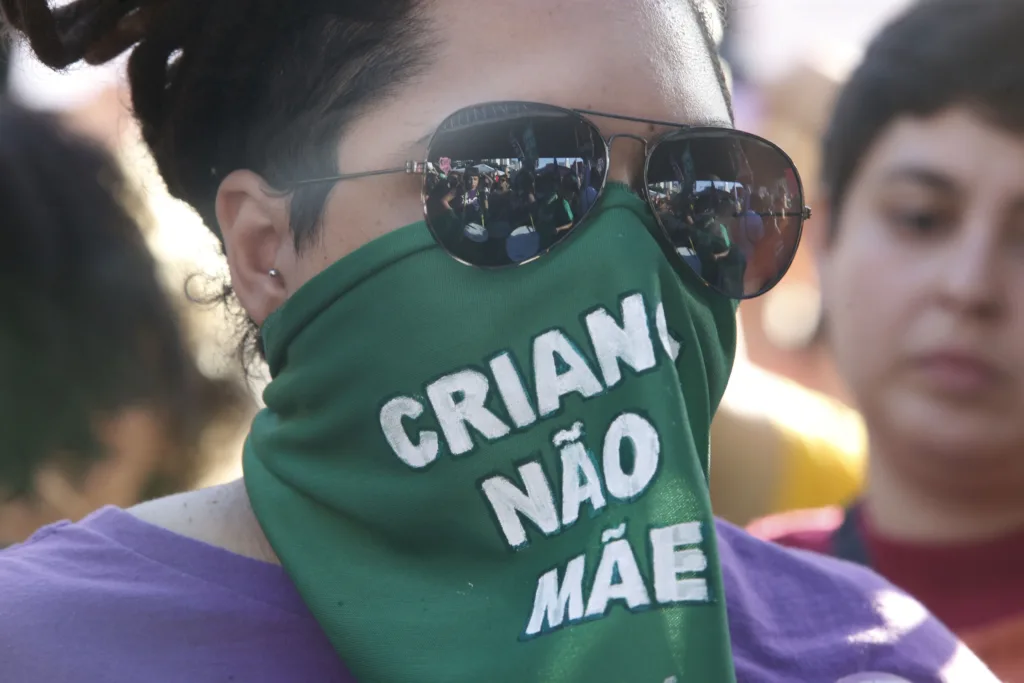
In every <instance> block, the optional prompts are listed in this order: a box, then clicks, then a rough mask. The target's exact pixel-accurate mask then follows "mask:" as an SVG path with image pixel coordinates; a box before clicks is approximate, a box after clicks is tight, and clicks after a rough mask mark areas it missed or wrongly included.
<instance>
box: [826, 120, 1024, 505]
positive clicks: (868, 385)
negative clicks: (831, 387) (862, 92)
mask: <svg viewBox="0 0 1024 683" xmlns="http://www.w3.org/2000/svg"><path fill="white" fill-rule="evenodd" d="M836 218H837V221H838V230H839V233H838V235H837V237H836V239H835V242H834V243H833V244H832V245H831V246H829V247H827V248H826V252H825V254H824V258H823V263H822V269H821V270H822V278H823V291H824V296H825V303H826V306H827V310H828V317H829V321H830V326H831V328H830V338H831V341H832V344H833V346H834V350H835V354H836V358H837V362H838V364H839V368H840V371H841V372H842V374H843V375H844V376H845V378H846V380H847V382H848V383H849V385H850V387H851V389H852V390H853V392H854V395H855V397H856V399H857V401H858V402H859V404H860V406H861V408H862V410H863V411H864V414H865V417H866V418H867V420H868V424H869V428H870V430H871V433H872V439H873V441H876V442H878V441H879V440H883V441H884V442H886V443H889V444H893V445H896V446H897V447H896V448H883V449H882V450H883V452H886V453H889V452H891V453H894V454H898V455H894V456H893V457H894V458H899V461H897V462H890V463H886V466H888V467H892V468H899V469H901V470H902V471H903V472H904V473H906V474H907V475H908V476H912V477H914V478H916V479H918V480H928V479H931V480H933V481H935V482H939V483H943V484H947V485H948V486H950V487H971V485H972V484H977V485H983V486H985V487H999V486H1005V487H1007V488H1008V489H1009V490H1016V491H1019V490H1020V488H1019V487H1020V486H1021V485H1022V484H1024V457H1022V454H1024V450H1022V449H1024V137H1021V136H1019V135H1015V134H1013V133H1010V132H1007V131H1004V130H1001V129H999V128H996V127H993V126H992V125H991V124H990V123H988V122H987V121H986V120H984V119H983V118H980V117H978V116H976V115H975V114H973V113H972V112H971V111H970V110H968V109H965V108H951V109H948V110H946V111H943V112H941V113H940V114H938V115H936V116H933V117H931V118H928V119H913V118H904V119H900V120H897V121H895V122H894V123H893V124H892V125H891V126H890V127H889V128H888V130H886V131H884V133H883V134H882V135H881V136H880V137H879V138H878V140H877V141H876V142H875V144H874V146H873V147H872V149H871V150H870V151H869V153H868V154H867V156H866V157H865V158H864V159H863V161H862V165H861V168H860V170H859V172H858V174H857V176H856V177H855V178H854V180H853V182H852V184H851V187H850V191H849V194H848V197H847V199H846V202H845V204H844V206H842V207H841V211H840V213H839V214H838V215H837V216H836Z"/></svg>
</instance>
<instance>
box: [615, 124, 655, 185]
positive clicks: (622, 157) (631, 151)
mask: <svg viewBox="0 0 1024 683" xmlns="http://www.w3.org/2000/svg"><path fill="white" fill-rule="evenodd" d="M619 138H625V139H627V140H633V141H635V142H639V143H640V146H639V147H638V146H635V145H631V146H630V147H629V148H628V150H627V151H625V152H623V150H622V149H621V145H620V150H619V152H618V153H616V152H615V150H614V144H615V141H616V140H618V139H619ZM605 143H606V144H607V145H608V178H607V179H608V180H609V181H611V182H617V183H623V184H625V185H627V186H628V187H631V188H634V189H638V188H640V186H641V185H642V184H643V173H644V160H645V159H646V158H647V145H648V142H647V138H645V137H643V136H641V135H635V134H633V133H615V134H614V135H609V136H608V138H607V139H606V140H605Z"/></svg>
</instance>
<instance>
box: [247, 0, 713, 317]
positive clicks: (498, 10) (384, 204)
mask: <svg viewBox="0 0 1024 683" xmlns="http://www.w3.org/2000/svg"><path fill="white" fill-rule="evenodd" d="M423 11H424V12H425V14H426V20H427V23H428V24H429V25H430V26H433V27H434V30H435V33H434V34H432V35H431V36H430V45H431V48H432V53H433V54H432V62H431V64H430V66H429V68H428V69H427V71H426V72H425V73H423V74H422V76H421V77H420V78H418V79H417V80H416V81H414V82H412V83H410V84H408V85H406V86H404V87H402V88H400V89H399V90H398V92H397V93H396V95H395V97H394V98H393V99H391V100H390V101H388V102H385V103H383V104H382V105H380V106H378V107H376V108H374V109H372V110H370V111H368V112H367V113H366V114H365V115H364V116H363V117H362V118H361V119H358V120H356V121H355V122H354V124H353V125H352V126H351V127H350V128H349V129H348V130H347V134H346V135H345V136H344V139H343V140H342V141H341V144H340V146H339V150H338V153H339V159H343V160H344V164H343V165H342V166H343V167H344V168H346V169H353V170H356V169H358V170H372V169H381V168H389V167H393V166H395V165H396V164H397V165H403V164H404V163H405V161H406V160H408V159H422V158H423V157H424V155H425V151H426V143H427V138H428V137H429V136H430V134H431V133H432V132H433V131H434V130H435V129H436V127H437V126H438V124H440V122H441V121H442V120H443V119H444V118H445V117H446V116H448V115H449V114H451V113H453V112H455V111H456V110H458V109H460V108H462V107H466V106H470V105H473V104H479V103H483V102H489V101H495V100H526V101H533V102H542V103H548V104H554V105H560V106H563V107H570V108H571V107H577V108H586V109H595V110H601V111H609V112H614V113H621V114H628V115H634V116H641V117H646V118H651V119H659V120H666V121H676V122H680V123H692V124H715V125H725V124H727V122H728V111H727V107H726V103H725V98H724V95H723V93H722V91H721V88H720V87H719V83H718V79H717V76H716V72H715V69H714V64H713V62H712V57H711V56H710V55H709V54H708V51H707V48H706V47H705V41H704V39H703V37H702V34H701V29H700V24H699V19H698V18H697V15H696V14H695V12H694V10H693V9H692V8H691V7H690V5H689V4H688V3H687V2H682V1H678V0H677V1H673V2H665V1H664V0H620V1H619V2H614V3H607V4H605V5H602V6H601V7H600V11H598V8H597V7H596V6H595V5H594V4H593V3H591V2H585V1H584V0H566V1H564V2H557V3H552V2H550V1H549V0H519V1H517V2H514V3H509V2H484V3H481V2H478V1H477V0H437V1H435V2H430V3H424V5H423ZM497 36H500V38H501V41H502V42H505V43H508V44H514V45H516V46H517V49H516V54H515V57H514V58H513V59H508V60H504V61H502V62H498V63H495V64H492V65H490V66H489V67H488V68H486V69H481V68H479V63H480V62H479V55H481V54H486V53H487V52H488V50H490V49H491V48H493V44H494V40H495V38H496V37H497ZM638 46H642V49H638ZM597 123H598V124H599V125H601V127H602V132H603V133H604V134H605V135H610V134H613V133H633V134H637V135H644V136H651V135H655V134H657V133H659V132H662V131H661V129H660V128H657V127H653V126H650V125H648V124H639V123H630V122H620V121H609V120H607V119H600V120H597ZM642 166H643V149H642V145H640V144H639V143H637V142H635V141H631V140H620V141H617V142H616V143H615V145H614V148H613V150H612V164H611V168H610V172H609V180H611V181H619V182H625V183H629V184H631V185H634V186H635V185H638V184H639V183H640V182H642V175H643V168H642ZM421 182H422V178H420V177H418V176H413V175H389V176H379V177H375V178H366V179H360V180H356V181H350V182H343V183H339V184H338V185H337V186H336V187H335V188H334V190H333V192H332V194H331V197H330V199H329V200H328V203H327V205H326V209H325V212H324V221H323V236H322V239H320V240H317V242H316V244H315V245H313V246H311V247H309V248H308V249H307V250H305V251H303V252H300V253H298V254H295V253H290V252H289V253H285V251H284V250H287V249H288V244H287V240H282V245H281V250H282V251H281V252H279V254H278V255H277V259H276V267H277V268H279V269H280V271H281V273H282V280H283V282H284V287H285V289H286V290H287V291H286V292H285V295H286V296H287V295H290V294H291V293H292V292H294V291H295V290H296V289H298V288H299V287H301V286H302V284H303V283H305V282H306V281H308V280H309V279H310V278H311V277H312V276H313V275H315V274H316V273H318V272H319V271H321V270H323V269H324V268H326V267H327V266H329V265H330V264H331V263H333V262H335V261H337V260H338V259H340V258H342V257H343V256H345V255H346V254H348V253H350V252H352V251H353V250H355V249H356V248H358V247H359V246H361V245H362V244H364V243H366V242H368V241H370V240H372V239H374V238H376V237H380V236H381V235H383V234H385V233H387V232H389V231H391V230H395V229H397V228H400V227H402V226H405V225H408V224H410V223H415V222H417V221H419V220H421V218H422V202H421V200H420V184H421ZM466 187H467V188H472V187H474V185H471V184H467V185H466ZM231 248H232V245H231V244H230V240H229V245H228V249H229V256H230V251H231ZM264 272H265V271H264ZM234 274H235V273H234V271H233V275H234ZM235 279H236V281H237V280H238V279H239V278H237V277H236V278H235ZM250 313H254V316H253V317H254V318H255V319H256V320H257V321H259V320H261V319H262V317H264V316H263V315H262V314H261V313H262V312H260V311H252V310H250Z"/></svg>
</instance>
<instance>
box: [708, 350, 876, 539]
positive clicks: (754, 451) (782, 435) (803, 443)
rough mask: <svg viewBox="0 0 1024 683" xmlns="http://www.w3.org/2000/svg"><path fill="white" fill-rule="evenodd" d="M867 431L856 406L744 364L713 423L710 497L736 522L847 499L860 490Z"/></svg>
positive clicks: (716, 507) (717, 508)
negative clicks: (853, 407) (849, 405)
mask: <svg viewBox="0 0 1024 683" xmlns="http://www.w3.org/2000/svg"><path fill="white" fill-rule="evenodd" d="M866 462H867V435H866V432H865V429H864V425H863V422H862V421H861V418H860V415H859V414H858V413H857V411H855V410H853V409H852V408H849V407H848V406H846V405H844V404H843V403H841V402H839V401H837V400H835V399H832V398H830V397H828V396H825V395H823V394H820V393H818V392H815V391H812V390H810V389H807V388H806V387H803V386H801V385H799V384H797V383H796V382H793V381H791V380H788V379H786V378H783V377H781V376H779V375H776V374H773V373H770V372H766V371H764V370H761V369H760V368H756V367H754V366H752V365H750V364H749V363H741V364H739V365H738V367H737V368H736V369H735V371H734V373H733V377H732V380H731V381H730V384H729V387H728V389H727V390H726V394H725V397H724V398H723V401H722V405H721V406H720V408H719V410H718V413H717V414H716V415H715V420H714V423H713V424H712V427H711V498H712V504H713V506H714V510H715V514H716V515H719V516H721V517H723V518H725V519H727V520H729V521H730V522H733V523H734V524H739V525H745V524H748V523H750V522H751V521H753V520H754V519H757V518H760V517H764V516H766V515H772V514H776V513H780V512H787V511H790V510H798V509H803V508H818V507H825V506H830V505H844V504H846V503H848V502H849V501H850V500H852V499H853V498H854V497H855V496H856V495H857V494H858V493H859V492H860V490H861V487H862V486H863V481H864V473H865V469H866Z"/></svg>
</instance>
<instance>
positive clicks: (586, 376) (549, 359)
mask: <svg viewBox="0 0 1024 683" xmlns="http://www.w3.org/2000/svg"><path fill="white" fill-rule="evenodd" d="M558 358H560V359H561V360H562V361H563V363H564V365H565V370H564V372H559V367H558V362H557V359H558ZM533 370H534V373H535V379H536V382H535V385H536V387H537V409H538V412H539V413H540V415H541V417H544V416H546V415H550V414H551V413H554V412H556V411H557V410H558V409H559V408H561V407H562V397H563V396H565V395H566V394H571V393H577V394H579V395H581V396H583V397H584V398H590V397H591V396H596V395H597V394H600V393H601V391H603V387H602V386H601V381H600V380H599V379H598V378H597V376H596V375H595V374H594V372H593V371H592V370H591V369H590V367H589V366H588V365H587V361H586V359H584V358H583V356H582V355H581V354H580V352H579V351H577V350H576V347H575V346H573V344H572V342H570V341H569V340H568V339H566V337H565V335H564V334H562V333H561V332H559V331H558V330H551V331H550V332H545V333H544V334H542V335H540V336H539V337H537V338H536V339H534V340H533Z"/></svg>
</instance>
